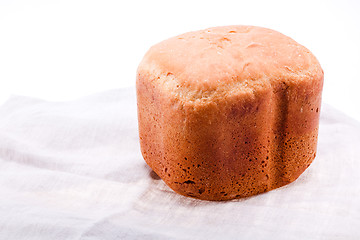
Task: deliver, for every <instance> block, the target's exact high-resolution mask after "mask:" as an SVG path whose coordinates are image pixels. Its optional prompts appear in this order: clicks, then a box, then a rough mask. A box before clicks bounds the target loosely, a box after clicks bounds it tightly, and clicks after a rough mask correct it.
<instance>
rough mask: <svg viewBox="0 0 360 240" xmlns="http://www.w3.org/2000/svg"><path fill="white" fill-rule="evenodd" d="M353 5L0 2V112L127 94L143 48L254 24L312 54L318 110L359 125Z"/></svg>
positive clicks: (356, 10) (359, 46)
mask: <svg viewBox="0 0 360 240" xmlns="http://www.w3.org/2000/svg"><path fill="white" fill-rule="evenodd" d="M359 15H360V1H355V0H354V1H343V0H341V1H315V0H313V1H265V0H264V1H247V2H244V1H226V0H223V1H195V0H191V1H184V0H183V1H154V0H152V1H81V0H72V1H66V0H65V1H38V0H34V1H10V0H0V104H1V103H3V102H4V101H6V99H7V98H8V97H9V96H10V95H13V94H15V95H27V96H33V97H38V98H43V99H47V100H51V101H65V100H71V99H76V98H79V97H81V96H84V95H88V94H91V93H95V92H99V91H103V90H107V89H112V88H120V87H128V86H133V85H134V84H135V73H136V68H137V65H138V64H139V62H140V61H141V58H142V56H143V55H144V54H145V52H146V51H147V49H148V48H149V47H150V46H151V45H153V44H155V43H157V42H159V41H161V40H164V39H166V38H169V37H171V36H174V35H178V34H181V33H184V32H187V31H192V30H198V29H203V28H207V27H212V26H220V25H236V24H244V25H258V26H264V27H268V28H272V29H275V30H277V31H280V32H282V33H284V34H286V35H288V36H290V37H292V38H293V39H295V40H296V41H297V42H299V43H301V44H303V45H304V46H306V47H307V48H309V49H310V50H311V51H312V52H313V53H314V54H315V56H316V57H317V58H318V59H319V61H320V63H321V65H322V67H323V69H324V72H325V85H324V92H323V101H324V102H326V103H329V104H331V105H333V106H335V107H336V108H338V109H340V110H342V111H343V112H345V113H346V114H348V115H350V116H351V117H353V118H356V119H358V120H360V107H358V104H359V103H360V93H359V87H360V84H359V81H360V79H359V78H360V77H359V76H360V74H359V73H358V71H359V69H360V17H359Z"/></svg>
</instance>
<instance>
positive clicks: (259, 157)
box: [136, 26, 324, 200]
mask: <svg viewBox="0 0 360 240" xmlns="http://www.w3.org/2000/svg"><path fill="white" fill-rule="evenodd" d="M323 76H324V74H323V70H322V69H321V66H320V64H319V62H318V61H317V59H316V58H315V57H314V55H313V54H312V53H310V51H309V50H308V49H306V48H305V47H303V46H302V45H300V44H298V43H297V42H295V41H294V40H292V39H291V38H289V37H287V36H285V35H283V34H281V33H279V32H276V31H273V30H270V29H266V28H261V27H254V26H225V27H215V28H209V29H205V30H201V31H196V32H189V33H185V34H183V35H179V36H177V37H173V38H170V39H168V40H165V41H163V42H161V43H159V44H157V45H155V46H153V47H151V48H150V50H149V51H148V52H147V53H146V55H145V56H144V58H143V60H142V62H141V63H140V65H139V68H138V72H137V82H136V86H137V103H138V121H139V136H140V145H141V152H142V155H143V157H144V159H145V161H146V163H147V164H148V165H149V166H150V167H151V168H152V169H153V171H154V172H155V173H156V174H158V175H159V177H161V179H163V181H164V182H165V183H166V184H167V185H168V186H169V187H170V188H172V189H173V190H174V191H175V192H177V193H180V194H182V195H185V196H191V197H195V198H200V199H205V200H229V199H234V198H241V197H247V196H251V195H255V194H259V193H263V192H266V191H269V190H272V189H275V188H278V187H281V186H283V185H285V184H288V183H291V182H293V181H294V180H296V179H297V178H298V177H299V176H300V174H301V173H302V172H304V170H305V169H306V168H307V167H309V165H310V164H311V162H312V161H313V160H314V158H315V156H316V145H317V136H318V126H319V114H320V104H321V92H322V86H323Z"/></svg>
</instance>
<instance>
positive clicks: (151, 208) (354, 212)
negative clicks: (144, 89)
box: [0, 88, 360, 240]
mask: <svg viewBox="0 0 360 240" xmlns="http://www.w3.org/2000/svg"><path fill="white" fill-rule="evenodd" d="M320 122H321V124H320V135H319V144H318V154H317V157H316V159H315V161H314V163H313V164H312V165H311V166H310V168H309V169H308V170H306V171H305V173H304V174H303V175H302V176H300V178H299V179H298V180H297V181H295V182H294V183H292V184H290V185H287V186H285V187H282V188H279V189H276V190H273V191H271V192H268V193H265V194H261V195H258V196H254V197H250V198H246V199H240V200H233V201H227V202H210V201H201V200H197V199H192V198H187V197H183V196H181V195H179V194H176V193H174V192H173V191H172V190H171V189H170V188H169V187H167V186H166V185H165V184H164V183H163V181H162V180H159V179H157V178H156V177H154V174H151V169H150V168H149V167H148V166H147V165H146V164H145V162H144V160H143V159H142V156H141V153H140V147H139V142H138V130H137V116H136V99H135V90H134V89H133V88H130V89H120V90H111V91H107V92H103V93H99V94H96V95H92V96H89V97H85V98H82V99H79V100H75V101H71V102H47V101H43V100H38V99H33V98H28V97H20V96H15V97H12V98H11V99H9V100H8V101H7V102H6V103H5V104H4V105H3V106H1V107H0V239H1V240H2V239H10V240H13V239H16V240H17V239H52V240H57V239H84V240H85V239H253V240H254V239H286V240H291V239H360V174H359V171H360V155H359V154H360V124H359V123H358V122H356V121H354V120H352V119H350V118H348V117H346V116H344V115H343V114H342V113H341V112H339V111H336V110H334V109H333V108H331V107H329V106H327V105H323V107H322V112H321V121H320Z"/></svg>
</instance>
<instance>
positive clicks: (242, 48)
mask: <svg viewBox="0 0 360 240" xmlns="http://www.w3.org/2000/svg"><path fill="white" fill-rule="evenodd" d="M138 74H139V75H149V74H150V75H152V76H150V78H152V80H151V81H156V82H157V84H159V85H161V86H163V88H164V90H167V91H170V92H172V93H174V94H175V95H177V96H178V97H180V98H183V97H185V99H188V100H196V99H204V98H205V99H208V98H212V97H214V96H217V95H224V93H229V92H234V91H236V92H244V93H246V92H248V93H251V92H253V91H254V89H256V88H264V87H269V86H273V85H274V84H276V83H279V82H285V83H287V84H294V83H295V84H296V82H299V81H322V79H323V71H322V69H321V66H320V64H319V62H318V61H317V59H316V58H315V56H314V55H313V54H312V53H311V52H310V51H309V50H308V49H306V48H305V47H303V46H302V45H300V44H298V43H297V42H295V41H294V40H293V39H291V38H289V37H287V36H285V35H283V34H281V33H279V32H276V31H274V30H271V29H267V28H262V27H255V26H224V27H214V28H208V29H204V30H200V31H195V32H188V33H185V34H182V35H179V36H176V37H173V38H170V39H167V40H165V41H162V42H160V43H158V44H156V45H154V46H153V47H151V48H150V50H149V51H148V52H147V53H146V55H145V56H144V58H143V60H142V62H141V63H140V65H139V68H138Z"/></svg>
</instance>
